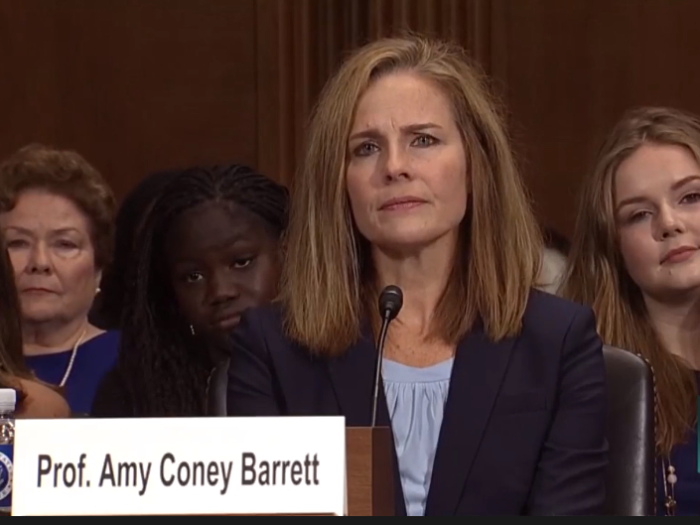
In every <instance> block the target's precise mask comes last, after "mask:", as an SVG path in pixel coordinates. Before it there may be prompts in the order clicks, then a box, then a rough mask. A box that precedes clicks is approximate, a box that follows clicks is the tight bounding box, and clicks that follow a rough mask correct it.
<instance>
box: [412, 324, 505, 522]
mask: <svg viewBox="0 0 700 525" xmlns="http://www.w3.org/2000/svg"><path fill="white" fill-rule="evenodd" d="M514 344H515V338H511V339H505V340H503V341H500V342H498V343H493V342H490V341H489V340H488V339H487V338H486V335H485V334H484V332H483V330H482V328H481V327H480V325H477V326H476V327H475V328H474V330H473V332H472V333H471V334H470V335H468V336H467V337H466V338H465V339H464V340H463V341H462V342H461V343H460V344H459V345H458V347H457V351H456V354H455V360H454V365H453V369H452V377H451V380H450V388H449V392H448V396H447V402H446V404H445V412H444V417H443V422H442V426H441V429H440V438H439V441H438V447H437V450H436V453H435V462H434V465H433V474H432V479H431V483H430V491H429V493H428V500H427V503H426V509H425V515H426V516H431V515H432V516H449V515H454V513H455V511H456V510H457V506H458V504H459V500H460V497H461V495H462V491H463V488H464V485H465V483H466V480H467V476H468V475H469V471H470V469H471V466H472V464H473V462H474V458H475V456H476V454H477V451H478V449H479V444H480V443H481V439H482V437H483V434H484V431H485V429H486V425H487V423H488V419H489V415H490V414H491V411H492V410H493V407H494V403H495V401H496V397H497V396H498V392H499V390H500V387H501V383H502V380H503V377H504V375H505V372H506V369H507V367H508V362H509V360H510V356H511V353H512V349H513V346H514Z"/></svg>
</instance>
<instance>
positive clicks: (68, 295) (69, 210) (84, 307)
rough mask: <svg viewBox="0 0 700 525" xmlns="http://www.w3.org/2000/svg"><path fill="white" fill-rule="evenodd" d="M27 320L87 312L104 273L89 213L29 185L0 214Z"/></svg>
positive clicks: (68, 317) (63, 318)
mask: <svg viewBox="0 0 700 525" xmlns="http://www.w3.org/2000/svg"><path fill="white" fill-rule="evenodd" d="M0 225H1V226H2V230H3V233H4V235H5V239H6V243H7V251H8V254H9V256H10V260H11V261H12V266H13V268H14V272H15V281H16V283H17V291H18V294H19V299H20V305H21V308H22V317H23V320H24V322H25V323H49V322H59V323H63V322H71V321H74V320H75V319H78V318H80V317H86V316H87V313H88V311H89V310H90V307H91V306H92V303H93V300H94V299H95V294H96V292H97V288H98V287H99V283H100V278H101V272H100V271H98V270H97V268H96V267H95V251H94V247H93V244H92V239H91V236H90V221H89V219H88V217H87V216H86V215H85V214H84V213H83V212H82V211H81V210H80V209H79V208H78V207H77V206H76V205H75V203H74V202H73V201H71V200H70V199H68V198H66V197H63V196H61V195H56V194H54V193H50V192H48V191H44V190H27V191H24V192H23V193H21V194H20V195H19V198H18V199H17V204H16V205H15V207H14V208H13V209H12V210H11V211H8V212H5V213H3V214H2V215H0Z"/></svg>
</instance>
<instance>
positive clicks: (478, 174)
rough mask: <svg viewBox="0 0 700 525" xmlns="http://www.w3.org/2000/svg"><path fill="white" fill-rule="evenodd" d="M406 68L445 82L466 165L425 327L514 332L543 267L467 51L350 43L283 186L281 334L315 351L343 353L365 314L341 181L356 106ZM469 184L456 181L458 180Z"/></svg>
mask: <svg viewBox="0 0 700 525" xmlns="http://www.w3.org/2000/svg"><path fill="white" fill-rule="evenodd" d="M395 71H411V72H414V73H415V74H418V75H421V76H423V77H425V78H428V79H430V80H431V81H432V82H434V83H435V84H436V85H437V86H439V87H440V88H441V89H443V90H444V92H445V93H446V94H447V96H448V97H449V100H450V102H451V104H452V106H453V109H454V115H455V119H456V122H457V125H458V128H459V129H460V132H461V134H462V139H463V141H464V144H465V150H466V155H467V165H468V166H469V170H470V173H469V177H466V176H465V181H466V180H468V181H469V182H468V184H469V186H470V187H469V205H468V211H467V216H466V217H465V219H464V222H463V225H462V234H461V239H462V248H463V249H461V254H460V259H459V260H456V261H455V262H454V265H453V270H452V275H451V280H450V283H451V285H450V286H448V287H447V289H446V290H445V292H444V294H443V297H442V299H441V300H440V302H439V304H438V308H437V311H436V313H435V316H434V323H433V335H435V336H436V337H439V338H441V339H443V340H445V341H448V342H452V343H456V342H458V341H459V340H460V339H461V338H462V337H463V336H464V335H465V334H466V333H467V332H468V331H469V330H470V329H471V327H472V326H473V325H474V323H475V322H476V321H477V320H479V321H480V322H481V323H483V326H484V330H485V332H486V334H487V335H488V336H489V337H491V338H492V339H494V340H498V339H501V338H504V337H508V336H511V335H514V334H516V333H517V332H519V330H520V328H521V323H522V317H523V314H524V312H525V308H526V305H527V302H528V298H529V295H530V291H531V288H532V287H533V286H534V283H535V280H536V278H537V274H538V271H539V266H540V258H541V251H542V239H541V233H540V230H539V227H538V225H537V222H536V220H535V218H534V214H533V212H532V209H531V206H530V202H529V199H528V197H527V195H526V191H525V188H524V185H523V182H522V180H521V178H520V175H519V172H518V169H517V166H516V162H515V160H514V156H513V153H512V150H511V146H510V144H509V140H508V137H507V134H506V131H505V125H504V119H503V117H502V116H501V115H500V114H499V111H498V109H497V105H496V104H495V102H494V100H493V99H492V97H491V95H490V94H489V90H488V89H487V86H486V81H485V79H484V78H483V77H482V75H481V73H480V72H479V70H478V69H477V68H476V67H474V66H472V65H471V64H470V62H469V61H468V60H467V59H466V56H465V53H464V51H463V50H462V49H461V48H459V47H457V46H454V45H451V44H449V43H446V42H442V41H436V40H431V39H427V38H423V37H420V36H409V37H405V38H388V39H382V40H378V41H376V42H373V43H370V44H369V45H367V46H365V47H363V48H361V49H359V50H358V51H357V52H356V53H355V54H354V55H353V56H351V57H350V58H349V59H348V60H347V61H346V62H345V63H344V64H343V65H342V66H341V67H340V69H339V71H338V72H337V73H336V74H335V75H334V76H333V77H332V78H331V79H330V80H329V81H328V83H327V84H326V86H325V88H324V90H323V92H322V94H321V96H320V99H319V101H318V103H317V105H316V107H315V110H314V114H313V115H312V119H311V122H310V126H309V129H308V135H307V141H308V142H307V146H306V151H305V155H304V158H303V159H302V162H301V165H300V168H299V170H298V172H297V174H296V176H295V178H294V181H293V186H292V201H291V210H290V223H289V228H288V231H287V235H286V242H285V248H286V261H285V265H284V268H283V274H282V284H281V295H280V302H281V304H282V308H283V310H284V316H285V321H284V322H285V330H286V333H287V335H288V336H289V337H290V338H292V339H293V340H296V341H297V342H299V343H301V344H303V345H304V346H306V347H307V348H309V350H310V351H311V352H312V353H314V354H317V355H325V356H333V355H338V354H341V353H342V352H343V350H344V349H346V348H347V347H348V346H349V345H351V344H352V343H353V342H355V341H356V340H357V339H358V338H359V337H360V335H361V327H362V325H363V322H364V321H365V320H366V319H367V318H368V317H369V318H371V320H372V322H373V324H375V325H376V318H372V316H373V313H374V311H375V310H376V307H375V304H374V302H375V299H376V295H377V294H376V290H373V288H372V283H367V282H365V279H364V278H365V276H366V273H365V272H364V271H363V269H364V268H366V265H367V263H368V261H367V260H366V250H363V249H362V247H361V244H362V242H363V240H362V239H360V238H359V234H358V233H357V232H356V229H355V227H354V224H353V219H352V214H351V211H350V206H349V202H348V197H347V193H346V187H345V171H346V155H347V141H348V136H349V134H350V131H351V126H352V125H353V118H354V112H355V109H356V106H357V103H358V101H359V99H360V97H361V96H362V94H363V92H364V91H365V90H366V89H367V87H368V86H369V85H370V84H371V83H372V82H373V80H374V79H376V78H377V77H378V76H381V75H386V74H390V73H392V72H395ZM466 183H467V182H465V184H466Z"/></svg>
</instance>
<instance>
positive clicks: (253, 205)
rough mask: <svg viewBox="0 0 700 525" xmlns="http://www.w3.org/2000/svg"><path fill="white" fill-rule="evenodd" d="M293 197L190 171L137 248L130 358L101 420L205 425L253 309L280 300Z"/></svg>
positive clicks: (250, 181)
mask: <svg viewBox="0 0 700 525" xmlns="http://www.w3.org/2000/svg"><path fill="white" fill-rule="evenodd" d="M287 200H288V194H287V190H286V188H284V187H283V186H281V185H279V184H277V183H276V182H274V181H273V180H271V179H269V178H267V177H265V176H263V175H260V174H259V173H257V172H255V171H254V170H253V169H251V168H249V167H246V166H241V165H238V164H232V165H223V166H215V167H211V168H208V167H194V168H190V169H187V170H183V171H182V172H181V173H179V174H178V175H177V176H176V177H175V178H174V180H172V181H171V182H170V183H169V184H168V185H166V186H165V187H164V188H163V189H162V192H161V193H160V195H159V196H158V197H157V198H156V200H155V202H154V204H153V207H152V209H151V210H150V212H149V213H148V215H147V217H146V219H145V221H144V224H143V227H142V228H141V229H140V231H139V235H138V236H137V239H136V241H135V242H134V244H133V246H134V251H135V254H134V258H133V259H132V261H133V264H132V265H131V266H130V268H129V272H128V275H129V277H128V284H129V286H128V288H127V290H126V295H125V297H124V301H125V303H124V304H125V305H127V307H126V309H125V316H124V327H123V332H122V349H121V352H120V357H119V362H118V365H117V366H116V367H115V369H114V370H113V371H112V372H110V373H109V374H108V375H107V377H105V379H104V381H103V384H102V385H101V386H100V391H99V394H98V396H97V398H96V400H95V404H94V406H93V409H92V415H93V416H96V417H164V416H183V417H184V416H201V415H205V414H206V413H207V412H206V410H207V406H206V404H207V403H206V399H207V389H208V385H209V378H210V376H211V374H212V371H213V369H214V368H215V366H216V365H217V364H219V363H220V362H221V361H222V360H225V359H227V358H228V355H229V351H230V341H229V333H230V332H231V331H232V330H233V329H234V328H235V327H236V326H237V324H238V322H239V320H240V316H241V314H242V313H243V311H244V310H245V309H246V308H250V307H253V306H258V305H261V304H265V303H267V302H268V301H270V300H271V299H272V298H273V297H274V296H275V295H276V293H277V284H278V275H279V272H280V262H281V256H280V248H279V240H280V236H281V235H282V233H283V232H284V230H285V228H286V223H287Z"/></svg>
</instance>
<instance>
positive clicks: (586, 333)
mask: <svg viewBox="0 0 700 525" xmlns="http://www.w3.org/2000/svg"><path fill="white" fill-rule="evenodd" d="M307 138H308V145H307V148H306V155H305V158H304V160H303V163H302V166H301V169H300V170H299V172H298V174H297V175H296V177H295V180H294V188H293V194H292V202H291V215H290V225H289V230H288V235H287V238H286V257H287V258H286V260H285V264H284V267H283V278H282V290H281V297H280V300H279V301H278V302H277V303H276V304H274V305H272V306H270V307H264V308H260V309H256V310H250V311H249V313H248V314H245V315H244V316H243V319H242V320H241V324H240V326H239V328H238V329H237V330H236V332H235V333H234V348H233V352H232V358H231V365H230V368H229V396H228V412H229V414H230V415H233V416H265V415H290V416H293V415H342V416H344V417H345V419H346V424H347V425H348V426H352V427H356V426H370V425H372V423H373V410H372V400H373V385H374V378H375V372H376V369H375V366H376V362H377V360H378V357H377V351H376V348H377V346H376V345H375V341H376V339H377V335H378V333H379V331H380V330H379V327H380V325H382V316H383V315H386V311H382V312H380V311H379V309H378V307H377V302H378V297H379V296H380V295H381V292H382V290H383V289H385V287H387V286H388V285H394V286H397V287H399V289H400V290H402V296H403V299H402V301H403V306H402V307H401V308H400V310H399V311H398V316H397V317H396V318H395V319H394V320H393V321H392V322H391V324H390V325H389V328H388V331H387V337H386V345H385V347H384V349H385V352H384V359H383V361H382V362H381V363H380V366H381V368H380V371H381V385H382V388H380V391H379V396H380V398H379V405H378V413H377V423H378V424H379V425H380V426H390V427H391V430H392V433H393V438H394V443H395V447H394V453H395V462H394V466H395V469H394V476H395V484H394V494H395V495H396V502H395V512H396V513H397V514H399V515H401V514H403V515H406V514H408V515H411V516H418V515H425V516H443V515H474V514H476V515H479V514H511V515H519V514H550V515H551V514H557V515H567V514H598V513H600V512H601V510H602V505H603V499H604V494H605V487H604V479H605V468H606V465H607V457H606V440H605V421H606V400H605V372H604V363H603V355H602V343H601V341H600V339H599V338H598V336H597V334H596V332H595V320H594V318H593V314H592V312H591V310H590V308H586V307H581V306H578V305H575V304H573V303H571V302H568V301H565V300H563V299H560V298H558V297H555V296H553V295H550V294H546V293H544V292H539V291H536V290H534V286H535V283H536V281H537V279H538V274H539V271H540V264H541V261H540V258H541V254H542V248H543V245H542V239H541V235H540V232H539V228H538V226H537V223H536V221H535V218H534V216H533V213H532V210H531V208H530V205H529V202H528V198H527V196H526V193H525V190H524V188H523V183H522V181H521V178H520V176H519V173H518V170H517V168H516V165H515V162H514V159H513V155H512V152H511V148H510V145H509V142H508V139H507V136H506V132H505V130H504V125H503V119H502V118H501V116H500V115H499V112H498V111H497V110H496V106H495V105H494V103H493V102H492V100H491V98H490V96H489V94H488V91H487V89H486V83H485V81H484V79H483V78H481V76H480V74H479V73H478V71H477V69H476V68H474V67H472V66H471V65H470V64H469V61H468V60H466V59H465V56H464V53H463V51H462V50H461V49H460V48H458V47H455V46H452V45H449V44H446V43H443V42H438V41H432V40H427V39H423V38H419V37H412V38H395V39H385V40H379V41H377V42H374V43H371V44H369V45H367V46H366V47H364V48H362V49H360V50H359V51H357V52H356V54H355V55H354V56H353V57H351V58H350V59H349V60H348V61H347V62H345V63H344V64H343V66H342V67H341V68H340V70H339V71H338V73H337V74H336V75H335V76H334V77H333V78H331V79H330V81H329V82H328V84H327V86H326V88H325V90H324V92H323V94H322V95H321V98H320V100H319V102H318V106H317V108H316V112H315V114H314V116H313V119H312V121H311V126H310V129H309V135H308V137H307Z"/></svg>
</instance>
